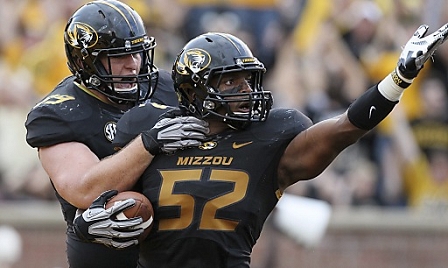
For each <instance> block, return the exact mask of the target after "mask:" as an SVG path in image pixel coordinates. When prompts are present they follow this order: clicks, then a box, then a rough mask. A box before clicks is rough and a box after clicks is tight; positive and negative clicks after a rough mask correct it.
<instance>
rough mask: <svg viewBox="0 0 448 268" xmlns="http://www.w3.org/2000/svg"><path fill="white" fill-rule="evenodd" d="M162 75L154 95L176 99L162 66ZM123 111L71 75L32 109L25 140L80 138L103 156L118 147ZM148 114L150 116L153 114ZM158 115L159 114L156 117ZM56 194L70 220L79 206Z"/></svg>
mask: <svg viewBox="0 0 448 268" xmlns="http://www.w3.org/2000/svg"><path fill="white" fill-rule="evenodd" d="M159 76H160V77H159V81H158V82H159V83H158V86H157V89H156V91H155V93H154V95H153V97H154V99H155V100H156V101H158V102H159V101H165V102H168V103H171V104H172V103H177V96H176V94H175V92H174V89H173V86H172V80H171V77H170V76H169V74H168V72H167V71H162V70H161V71H160V73H159ZM170 87H171V88H170ZM124 113H125V111H123V110H120V109H119V108H116V107H114V106H112V105H109V104H106V103H103V102H102V101H100V100H98V99H97V98H96V97H95V96H94V95H92V94H90V93H89V92H88V91H85V90H83V89H82V87H81V86H79V85H78V84H77V83H75V77H74V76H70V77H67V78H66V79H64V80H63V81H62V82H61V83H60V84H59V85H58V86H57V87H56V88H55V89H54V90H53V91H52V92H51V93H49V94H48V95H47V96H46V97H45V98H43V99H42V100H41V101H40V102H39V103H38V104H36V105H35V106H34V107H33V108H32V109H31V111H30V112H29V114H28V116H27V120H26V122H25V126H26V129H27V133H26V141H27V142H28V144H29V145H30V146H32V147H44V146H51V145H55V144H59V143H64V142H80V143H83V144H85V145H86V146H87V147H89V149H90V150H91V151H92V152H93V153H94V154H95V155H97V156H98V158H100V159H102V158H104V157H107V156H109V155H111V154H113V153H115V152H116V151H117V148H115V145H114V144H113V141H114V139H115V134H116V124H117V122H118V120H119V119H120V118H121V117H122V116H123V114H124ZM147 116H148V118H151V115H147ZM157 118H158V115H156V118H155V119H154V120H153V121H156V120H157ZM56 194H57V193H56ZM57 197H58V199H59V201H60V202H61V204H62V208H63V212H64V217H65V219H66V221H67V222H70V223H71V222H72V221H73V216H74V213H75V211H76V208H75V207H73V206H72V205H70V204H68V203H67V202H66V201H65V200H63V199H62V198H61V197H60V196H59V195H58V194H57Z"/></svg>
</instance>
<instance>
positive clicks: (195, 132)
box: [142, 109, 209, 155]
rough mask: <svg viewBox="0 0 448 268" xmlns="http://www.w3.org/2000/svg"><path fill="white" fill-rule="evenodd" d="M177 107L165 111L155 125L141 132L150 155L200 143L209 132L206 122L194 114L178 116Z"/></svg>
mask: <svg viewBox="0 0 448 268" xmlns="http://www.w3.org/2000/svg"><path fill="white" fill-rule="evenodd" d="M180 115H181V111H180V110H179V109H173V110H171V111H168V112H166V113H165V114H164V115H163V116H162V117H161V119H159V121H158V122H157V123H156V125H155V126H154V127H153V128H152V129H150V130H147V131H144V132H142V141H143V144H144V146H145V148H146V150H147V151H148V152H149V153H150V154H152V155H158V154H161V153H173V152H175V151H177V150H179V149H184V148H187V147H194V146H199V145H201V143H202V141H203V140H205V138H206V135H207V134H208V132H209V129H208V123H207V122H205V121H204V120H201V119H199V118H196V117H194V116H180Z"/></svg>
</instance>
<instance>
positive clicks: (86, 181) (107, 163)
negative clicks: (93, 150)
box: [73, 137, 154, 208]
mask: <svg viewBox="0 0 448 268" xmlns="http://www.w3.org/2000/svg"><path fill="white" fill-rule="evenodd" d="M153 158H154V156H152V155H151V154H149V153H148V151H146V149H145V148H144V146H143V144H142V142H141V139H140V138H139V137H138V138H136V139H135V140H133V141H132V142H131V143H129V144H128V145H127V146H125V147H124V148H123V149H121V150H120V151H119V152H118V153H116V154H114V155H112V156H109V157H107V158H105V159H103V160H102V161H100V162H98V163H97V164H96V165H95V166H93V167H92V168H90V169H89V170H88V172H87V173H86V174H85V175H84V177H83V179H82V181H83V182H82V186H81V189H79V193H78V194H79V196H80V197H79V198H77V201H78V202H79V203H77V204H73V205H75V206H77V207H78V208H87V207H88V206H90V205H91V203H92V201H93V200H94V199H95V198H96V197H98V196H99V195H100V194H101V193H102V192H104V191H106V190H110V189H115V190H118V191H125V190H129V189H131V188H132V187H133V186H134V184H135V183H136V182H137V180H138V179H139V177H140V176H141V174H142V173H143V172H144V170H145V169H146V167H147V166H148V165H149V164H150V163H151V161H152V159H153Z"/></svg>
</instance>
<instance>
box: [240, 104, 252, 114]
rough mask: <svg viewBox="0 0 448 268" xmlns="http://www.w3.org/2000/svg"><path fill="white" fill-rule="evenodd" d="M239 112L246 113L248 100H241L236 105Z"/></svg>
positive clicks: (248, 106)
mask: <svg viewBox="0 0 448 268" xmlns="http://www.w3.org/2000/svg"><path fill="white" fill-rule="evenodd" d="M237 111H238V112H239V113H248V112H249V111H250V104H249V103H248V102H243V103H241V104H240V105H238V110H237Z"/></svg>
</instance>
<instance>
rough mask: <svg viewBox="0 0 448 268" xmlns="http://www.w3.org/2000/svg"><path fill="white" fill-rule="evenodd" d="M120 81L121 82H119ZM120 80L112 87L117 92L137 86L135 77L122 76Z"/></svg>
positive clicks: (130, 89)
mask: <svg viewBox="0 0 448 268" xmlns="http://www.w3.org/2000/svg"><path fill="white" fill-rule="evenodd" d="M120 82H122V83H120ZM120 82H115V84H114V88H115V91H117V92H123V91H125V92H127V91H132V90H134V89H136V88H137V83H135V78H123V79H121V81H120Z"/></svg>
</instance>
